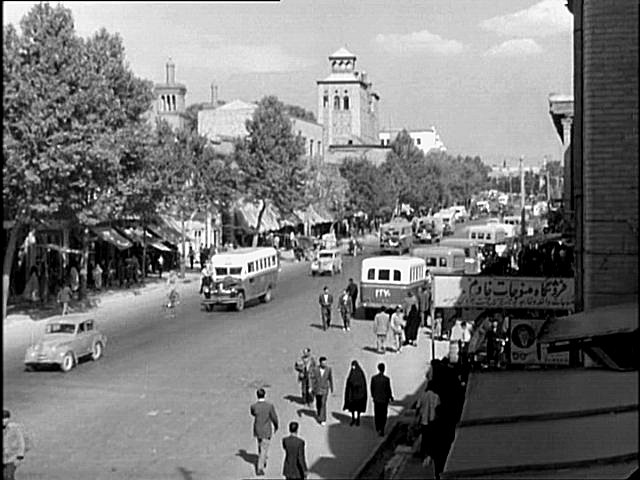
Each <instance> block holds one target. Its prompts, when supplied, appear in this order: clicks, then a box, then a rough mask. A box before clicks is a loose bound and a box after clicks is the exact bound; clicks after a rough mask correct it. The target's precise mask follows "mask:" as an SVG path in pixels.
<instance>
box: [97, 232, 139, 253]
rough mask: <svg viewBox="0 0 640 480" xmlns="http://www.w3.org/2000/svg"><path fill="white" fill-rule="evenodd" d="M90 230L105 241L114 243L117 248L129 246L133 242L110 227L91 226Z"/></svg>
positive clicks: (122, 248) (121, 248)
mask: <svg viewBox="0 0 640 480" xmlns="http://www.w3.org/2000/svg"><path fill="white" fill-rule="evenodd" d="M91 230H92V231H93V232H94V233H95V234H96V235H98V236H99V237H100V238H101V239H102V240H104V241H105V242H109V243H111V244H113V245H115V246H116V247H117V248H118V249H119V250H126V249H127V248H131V247H132V246H133V244H132V243H131V242H130V241H129V240H127V239H126V238H124V237H123V236H122V235H120V234H119V233H118V232H116V231H115V230H114V229H113V228H111V227H91Z"/></svg>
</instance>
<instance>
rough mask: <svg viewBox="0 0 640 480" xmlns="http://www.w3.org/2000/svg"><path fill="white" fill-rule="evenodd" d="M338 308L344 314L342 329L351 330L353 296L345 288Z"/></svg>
mask: <svg viewBox="0 0 640 480" xmlns="http://www.w3.org/2000/svg"><path fill="white" fill-rule="evenodd" d="M338 308H339V309H340V314H341V315H342V324H343V327H342V329H343V330H344V331H345V332H347V331H351V315H353V307H352V303H351V297H350V296H349V292H348V291H347V290H346V289H345V290H344V291H343V292H342V295H340V299H339V303H338Z"/></svg>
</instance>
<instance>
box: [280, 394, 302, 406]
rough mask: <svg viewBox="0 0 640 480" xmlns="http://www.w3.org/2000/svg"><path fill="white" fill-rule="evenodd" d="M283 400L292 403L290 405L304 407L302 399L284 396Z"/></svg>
mask: <svg viewBox="0 0 640 480" xmlns="http://www.w3.org/2000/svg"><path fill="white" fill-rule="evenodd" d="M282 398H284V399H285V400H287V401H289V402H292V403H297V404H298V405H305V403H304V400H303V399H302V397H298V396H297V395H285V396H284V397H282Z"/></svg>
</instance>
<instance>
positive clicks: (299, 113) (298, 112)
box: [284, 105, 316, 122]
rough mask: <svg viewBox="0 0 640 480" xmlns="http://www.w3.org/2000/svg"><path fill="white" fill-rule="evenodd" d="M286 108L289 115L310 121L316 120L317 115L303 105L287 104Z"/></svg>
mask: <svg viewBox="0 0 640 480" xmlns="http://www.w3.org/2000/svg"><path fill="white" fill-rule="evenodd" d="M284 108H285V111H286V112H287V115H289V116H290V117H293V118H299V119H300V120H307V121H309V122H315V121H316V116H315V115H314V114H313V112H310V111H309V110H306V109H304V108H302V107H299V106H297V105H285V106H284Z"/></svg>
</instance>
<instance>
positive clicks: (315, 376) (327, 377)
mask: <svg viewBox="0 0 640 480" xmlns="http://www.w3.org/2000/svg"><path fill="white" fill-rule="evenodd" d="M319 362H320V363H319V364H318V365H316V366H315V367H314V369H313V370H312V373H311V385H312V388H313V394H314V395H315V396H316V410H317V411H318V422H320V425H323V426H324V425H326V424H327V397H328V396H329V392H331V393H333V373H332V371H331V367H328V366H327V357H320V359H319Z"/></svg>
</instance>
